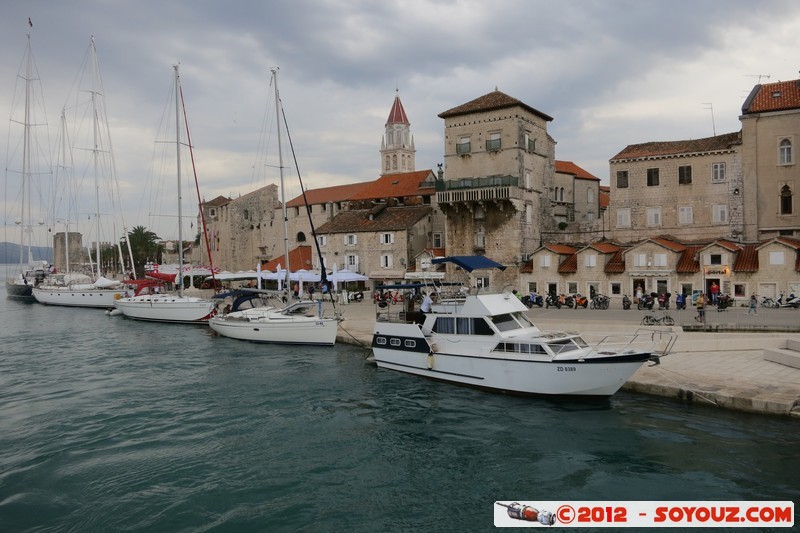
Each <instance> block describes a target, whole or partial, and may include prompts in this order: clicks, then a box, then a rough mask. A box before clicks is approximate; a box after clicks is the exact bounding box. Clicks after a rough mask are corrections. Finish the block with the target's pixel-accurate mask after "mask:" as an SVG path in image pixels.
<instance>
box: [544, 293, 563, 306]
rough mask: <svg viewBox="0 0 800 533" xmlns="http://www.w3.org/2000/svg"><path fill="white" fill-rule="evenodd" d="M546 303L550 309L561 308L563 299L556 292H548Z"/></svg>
mask: <svg viewBox="0 0 800 533" xmlns="http://www.w3.org/2000/svg"><path fill="white" fill-rule="evenodd" d="M544 305H545V309H549V308H550V307H556V308H558V309H561V300H560V299H559V298H558V296H556V295H555V294H548V295H547V299H546V300H545V302H544Z"/></svg>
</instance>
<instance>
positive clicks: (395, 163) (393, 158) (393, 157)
mask: <svg viewBox="0 0 800 533" xmlns="http://www.w3.org/2000/svg"><path fill="white" fill-rule="evenodd" d="M392 168H393V169H395V170H397V156H396V155H393V156H392Z"/></svg>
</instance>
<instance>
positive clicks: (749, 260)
mask: <svg viewBox="0 0 800 533" xmlns="http://www.w3.org/2000/svg"><path fill="white" fill-rule="evenodd" d="M733 271H734V272H758V246H756V245H753V244H750V245H747V246H743V247H742V249H741V250H740V251H739V253H737V254H736V260H735V261H734V262H733Z"/></svg>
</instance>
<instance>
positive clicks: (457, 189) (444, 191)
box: [436, 176, 521, 205]
mask: <svg viewBox="0 0 800 533" xmlns="http://www.w3.org/2000/svg"><path fill="white" fill-rule="evenodd" d="M520 197H521V189H520V188H519V178H518V177H516V176H488V177H485V178H462V179H459V180H447V181H437V182H436V201H437V202H438V203H439V205H443V204H455V203H460V202H491V201H503V200H512V199H519V198H520Z"/></svg>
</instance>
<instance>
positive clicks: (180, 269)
mask: <svg viewBox="0 0 800 533" xmlns="http://www.w3.org/2000/svg"><path fill="white" fill-rule="evenodd" d="M172 68H174V69H175V154H176V161H177V172H178V279H177V285H178V296H183V212H182V207H181V204H182V203H183V201H182V198H181V115H180V108H181V99H180V92H181V89H180V87H181V76H180V74H179V73H178V65H173V66H172Z"/></svg>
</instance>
